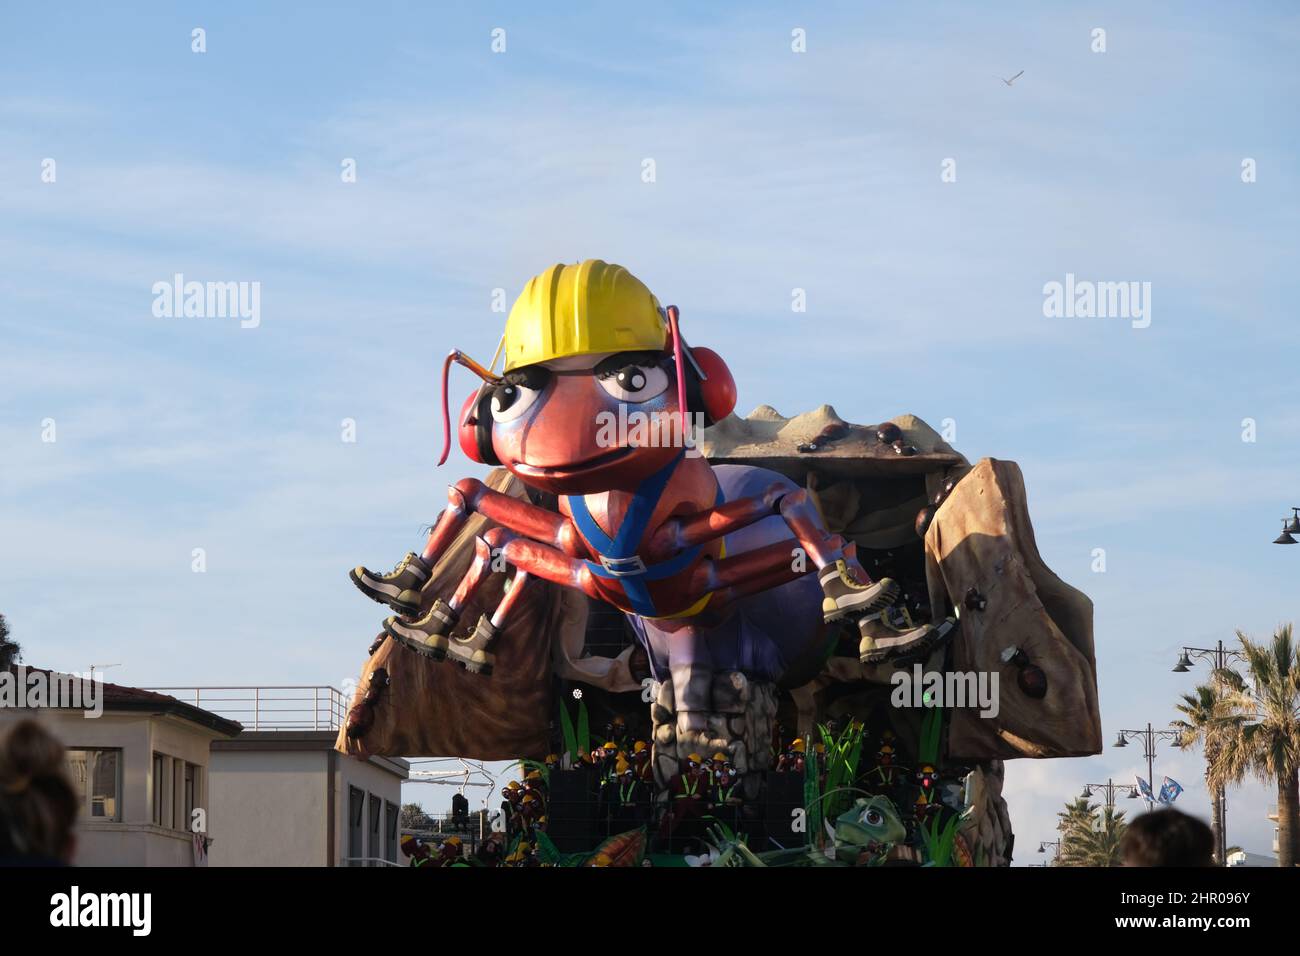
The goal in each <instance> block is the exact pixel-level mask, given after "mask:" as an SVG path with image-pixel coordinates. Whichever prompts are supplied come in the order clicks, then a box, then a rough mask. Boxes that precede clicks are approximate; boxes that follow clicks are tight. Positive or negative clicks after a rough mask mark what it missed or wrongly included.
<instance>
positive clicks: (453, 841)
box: [447, 836, 460, 846]
mask: <svg viewBox="0 0 1300 956" xmlns="http://www.w3.org/2000/svg"><path fill="white" fill-rule="evenodd" d="M447 845H448V846H460V837H458V836H454V837H448V838H447Z"/></svg>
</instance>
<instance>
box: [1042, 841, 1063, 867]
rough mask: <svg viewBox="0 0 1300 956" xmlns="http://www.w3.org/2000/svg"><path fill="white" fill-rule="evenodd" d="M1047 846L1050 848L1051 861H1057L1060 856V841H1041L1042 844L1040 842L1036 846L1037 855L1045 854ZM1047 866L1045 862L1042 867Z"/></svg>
mask: <svg viewBox="0 0 1300 956" xmlns="http://www.w3.org/2000/svg"><path fill="white" fill-rule="evenodd" d="M1049 846H1050V847H1051V848H1052V859H1053V860H1055V859H1058V858H1059V857H1060V855H1061V841H1060V840H1043V841H1042V842H1040V843H1039V844H1038V852H1039V853H1046V852H1047V848H1048V847H1049ZM1047 865H1048V864H1047V862H1046V861H1044V863H1043V866H1047Z"/></svg>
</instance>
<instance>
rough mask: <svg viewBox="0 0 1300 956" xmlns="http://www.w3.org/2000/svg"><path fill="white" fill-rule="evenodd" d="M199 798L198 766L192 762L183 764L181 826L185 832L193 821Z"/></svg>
mask: <svg viewBox="0 0 1300 956" xmlns="http://www.w3.org/2000/svg"><path fill="white" fill-rule="evenodd" d="M198 798H199V768H198V767H196V766H195V765H194V764H192V763H187V764H186V765H185V816H184V817H183V818H182V819H181V828H182V829H183V830H185V831H186V832H189V829H190V827H191V825H192V824H193V821H194V807H195V805H196V804H197V803H198Z"/></svg>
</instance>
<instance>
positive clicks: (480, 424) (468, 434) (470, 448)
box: [456, 389, 501, 465]
mask: <svg viewBox="0 0 1300 956" xmlns="http://www.w3.org/2000/svg"><path fill="white" fill-rule="evenodd" d="M475 399H477V404H476V403H475ZM458 421H459V422H460V424H459V425H458V426H457V429H456V439H457V441H458V442H459V443H460V450H461V451H463V452H464V453H465V457H466V458H468V459H470V460H471V461H477V462H479V463H480V464H483V465H499V464H501V462H500V460H499V459H498V458H497V455H496V452H495V451H494V450H493V448H492V392H491V390H490V389H488V390H484V392H483V394H482V395H480V394H479V393H478V391H475V392H473V393H471V394H470V396H469V397H468V398H466V399H465V404H464V405H462V406H461V407H460V418H459V419H458Z"/></svg>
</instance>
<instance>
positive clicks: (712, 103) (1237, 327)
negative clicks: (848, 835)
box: [0, 3, 1300, 863]
mask: <svg viewBox="0 0 1300 956" xmlns="http://www.w3.org/2000/svg"><path fill="white" fill-rule="evenodd" d="M530 6H531V5H527V6H526V5H523V4H518V5H510V4H490V5H489V4H485V5H481V6H480V7H478V8H477V9H475V10H473V11H466V10H464V9H460V8H458V7H457V8H453V7H451V6H448V7H447V8H446V9H439V8H435V7H431V6H428V5H415V4H412V5H401V4H382V3H380V4H367V5H364V6H358V5H353V4H347V5H329V4H326V5H315V6H313V8H312V11H311V12H310V13H308V12H306V11H305V10H304V12H301V13H288V12H286V8H285V7H276V8H274V9H264V8H262V7H261V5H254V4H249V3H243V4H204V3H199V4H187V5H184V6H181V5H175V4H155V5H149V4H141V5H135V6H133V7H132V8H131V12H129V13H127V12H122V11H120V10H107V9H103V8H101V7H100V6H98V5H92V4H69V5H60V7H59V8H58V9H57V10H50V9H42V8H38V7H30V6H29V7H24V8H21V9H19V8H13V7H11V8H9V9H7V10H6V11H5V12H4V14H3V15H2V16H0V91H3V92H0V256H2V257H3V261H4V264H5V268H4V269H3V270H0V449H2V450H3V460H4V468H3V469H2V470H0V542H3V544H2V545H0V581H3V586H2V588H0V611H3V613H5V614H6V615H7V616H8V617H9V620H10V622H11V624H12V626H13V628H14V630H15V632H16V635H17V636H18V637H19V638H20V639H21V640H22V641H23V642H24V644H25V645H26V647H27V649H28V659H29V660H30V661H32V662H33V663H39V664H42V665H45V666H53V667H59V668H64V669H73V670H84V669H86V668H87V667H88V666H89V665H90V664H91V663H107V662H118V661H120V662H121V663H122V666H121V667H119V668H116V669H114V671H112V679H114V680H117V681H120V682H125V683H133V684H141V685H156V684H192V683H206V684H214V683H294V684H299V683H301V684H311V683H329V684H333V685H335V686H339V685H340V684H342V683H343V682H344V681H345V680H346V679H348V678H350V677H352V676H354V675H355V672H356V670H357V668H358V667H359V665H360V663H361V660H362V658H363V656H364V648H365V646H366V644H367V643H368V642H369V639H370V638H371V637H372V636H373V635H374V633H375V632H376V629H377V624H378V622H379V620H380V619H381V617H382V614H381V613H380V612H379V611H378V609H377V608H376V606H375V605H373V604H371V603H370V602H368V601H366V600H364V599H363V598H361V597H360V596H359V595H358V594H357V593H356V592H355V590H354V589H353V588H352V586H351V585H350V584H349V583H348V581H347V578H346V571H347V569H348V568H350V567H351V566H352V565H354V564H356V563H358V562H365V563H369V564H372V565H380V564H385V565H386V564H387V563H388V562H390V561H391V560H395V559H396V558H397V557H400V555H401V554H402V553H404V552H405V551H406V550H408V549H409V548H411V547H413V546H414V545H415V544H416V543H417V542H418V540H419V529H420V527H421V525H423V524H425V523H426V522H428V521H429V520H430V519H431V518H432V517H433V515H434V514H435V513H436V512H437V510H438V508H439V500H440V498H441V494H442V492H441V488H442V486H443V485H444V484H445V483H446V482H447V481H448V480H449V479H453V478H454V477H457V476H459V475H460V474H464V473H473V472H474V471H475V469H474V468H473V467H470V466H467V465H466V464H465V463H464V462H463V460H457V461H453V464H452V465H450V466H449V467H447V468H445V469H443V470H442V471H441V472H437V473H435V471H434V470H433V467H432V465H433V462H434V460H435V458H436V453H437V448H438V445H439V442H440V436H439V432H438V424H437V420H436V417H435V407H434V404H435V399H436V387H435V376H434V366H435V362H436V361H437V359H438V358H439V357H440V356H441V355H442V354H443V353H445V351H446V350H447V349H448V348H449V347H451V346H453V345H456V346H460V347H462V348H465V349H468V350H470V351H471V352H473V353H476V354H479V355H482V356H485V357H486V356H488V355H490V353H491V351H492V348H493V346H494V345H495V343H496V339H497V337H498V335H499V329H500V326H501V322H502V317H501V316H500V315H499V314H496V313H493V312H492V311H491V296H492V290H493V289H495V288H504V289H506V290H507V295H508V296H509V297H513V296H514V295H515V294H516V293H517V291H518V289H519V288H520V286H521V285H522V283H523V282H524V281H525V280H526V279H527V278H528V277H529V276H531V275H533V274H534V273H536V272H538V271H540V270H541V269H542V268H544V267H545V266H547V265H549V264H550V263H552V262H555V261H562V260H567V261H572V260H577V259H581V258H585V257H589V256H594V257H601V258H605V259H609V260H611V261H616V262H621V263H623V264H625V265H627V266H629V267H630V268H631V269H633V271H634V272H636V273H637V274H638V275H640V276H641V277H642V278H643V279H644V280H645V281H646V282H647V283H648V284H649V285H650V286H651V287H652V288H653V289H655V290H656V291H657V292H658V294H659V295H660V297H661V298H662V299H663V300H665V301H673V302H676V303H677V304H678V305H680V306H681V308H682V312H683V322H684V327H685V328H686V329H687V330H688V334H689V335H690V337H691V340H692V341H693V342H695V343H697V344H708V345H711V346H713V347H715V348H719V349H720V350H721V351H722V352H723V354H724V355H725V356H726V358H727V359H728V361H729V363H730V365H731V367H732V369H733V371H734V372H735V374H736V378H737V382H738V385H739V390H740V404H741V410H742V411H747V410H748V409H750V408H752V407H754V406H756V405H759V404H764V403H766V404H770V405H773V406H775V407H776V408H778V409H779V410H781V411H782V412H784V413H785V414H794V413H796V412H798V411H803V410H807V409H809V408H812V407H814V406H816V405H818V404H820V403H822V402H829V403H830V404H832V405H834V406H835V407H836V409H837V410H838V411H839V412H840V413H841V414H842V415H843V416H844V417H846V418H848V419H850V420H853V421H859V422H874V421H878V420H881V419H884V418H888V417H891V416H894V415H897V414H900V413H905V412H910V413H914V414H916V415H919V416H921V417H922V418H924V419H926V420H927V421H929V422H930V423H931V424H934V425H936V426H937V424H938V423H939V422H941V421H942V420H943V419H945V418H952V419H954V420H955V422H956V425H957V434H956V440H955V442H954V444H955V445H956V446H957V447H958V448H959V450H961V451H962V452H963V453H964V454H966V455H967V456H968V457H969V458H971V459H972V460H975V459H978V458H980V457H984V456H994V457H1001V458H1010V459H1014V460H1016V461H1017V462H1019V463H1020V465H1021V466H1022V468H1023V469H1024V472H1025V476H1026V481H1027V484H1028V488H1029V497H1030V507H1031V513H1032V515H1033V517H1034V520H1035V526H1036V531H1037V534H1038V539H1039V544H1040V546H1041V549H1042V551H1043V554H1044V556H1045V558H1046V559H1047V561H1048V563H1049V564H1051V565H1052V567H1053V568H1054V569H1056V570H1057V571H1058V573H1060V574H1061V575H1062V576H1063V577H1064V578H1065V579H1066V580H1068V581H1070V582H1071V583H1073V584H1075V585H1076V586H1078V587H1081V588H1082V589H1084V590H1085V591H1086V592H1087V593H1088V594H1089V595H1090V596H1091V597H1092V598H1093V600H1094V602H1095V603H1096V610H1097V615H1096V625H1097V653H1098V660H1099V668H1100V684H1101V695H1102V715H1103V725H1104V729H1105V734H1106V738H1107V740H1108V741H1109V740H1111V739H1112V738H1113V737H1114V734H1115V731H1116V730H1118V729H1119V728H1121V727H1124V728H1128V727H1136V726H1144V725H1145V724H1146V723H1147V722H1148V721H1151V722H1152V723H1154V724H1157V725H1161V724H1163V723H1164V722H1166V721H1167V720H1168V719H1169V718H1170V717H1171V716H1172V710H1171V707H1172V701H1173V699H1174V698H1175V696H1176V694H1177V693H1179V692H1180V691H1182V690H1185V689H1190V687H1191V686H1192V683H1193V680H1192V675H1175V674H1172V673H1170V672H1169V668H1170V666H1172V663H1173V660H1174V658H1175V656H1176V651H1177V648H1178V647H1179V646H1180V645H1182V644H1184V643H1191V644H1197V645H1203V646H1204V645H1209V644H1212V643H1213V642H1214V641H1215V640H1217V639H1219V638H1224V639H1230V638H1231V637H1232V633H1233V630H1234V628H1243V629H1245V630H1246V631H1248V632H1250V633H1252V634H1256V635H1264V634H1266V633H1268V632H1270V631H1271V630H1272V629H1273V627H1274V626H1275V625H1276V624H1277V623H1278V622H1280V621H1284V620H1290V619H1293V618H1295V617H1297V616H1300V615H1298V611H1297V608H1298V600H1297V599H1298V597H1300V595H1298V594H1297V591H1298V590H1300V589H1298V588H1297V586H1296V582H1297V581H1298V580H1300V548H1296V549H1284V548H1277V547H1273V546H1272V545H1270V544H1269V541H1270V540H1271V538H1272V537H1273V536H1274V534H1276V529H1277V527H1278V519H1279V518H1280V517H1282V516H1283V514H1284V513H1286V512H1287V510H1288V509H1289V507H1290V506H1291V505H1300V470H1298V469H1297V467H1296V466H1297V459H1298V458H1300V455H1298V454H1297V450H1298V449H1300V411H1298V410H1297V403H1296V395H1297V386H1296V383H1297V381H1300V364H1298V361H1297V353H1296V345H1297V340H1298V339H1300V336H1297V335H1296V333H1295V315H1294V303H1295V302H1296V301H1297V292H1298V291H1300V290H1298V288H1297V286H1298V285H1300V281H1298V278H1297V277H1298V275H1300V272H1298V271H1297V269H1296V268H1295V263H1296V257H1297V251H1298V250H1297V239H1296V236H1297V228H1296V227H1297V210H1300V202H1297V200H1298V199H1300V193H1298V186H1300V184H1298V181H1297V122H1296V119H1295V110H1294V104H1295V103H1296V102H1297V101H1300V95H1297V94H1298V93H1300V90H1298V89H1297V87H1298V86H1300V82H1298V75H1297V71H1296V69H1295V66H1294V50H1295V49H1296V46H1297V41H1300V20H1298V19H1297V15H1296V13H1295V12H1294V11H1293V10H1291V9H1289V8H1287V7H1286V6H1285V5H1280V4H1279V5H1273V4H1249V5H1244V6H1242V7H1238V8H1234V10H1233V12H1232V15H1231V17H1230V18H1229V17H1227V16H1225V15H1224V14H1223V13H1222V11H1220V10H1219V9H1217V8H1215V7H1214V6H1212V5H1208V4H1187V3H1182V4H1169V5H1159V4H1144V5H1142V6H1141V8H1140V9H1132V5H1129V4H1090V5H1079V6H1072V7H1071V8H1070V9H1063V8H1060V7H1058V6H1056V5H1052V6H1050V7H1049V6H1047V5H1040V4H1024V5H1017V4H1003V5H999V6H998V7H997V9H996V10H988V9H980V10H971V9H967V8H966V6H965V5H959V4H953V5H935V6H929V7H926V6H922V5H917V4H898V5H885V6H883V7H880V8H876V7H875V5H873V7H872V8H870V9H863V8H862V6H861V5H856V4H842V5H841V4H816V5H806V6H805V5H790V4H781V5H778V4H761V3H759V4H744V5H743V6H742V5H739V4H735V5H727V4H717V5H709V9H708V10H701V9H700V8H699V6H700V5H690V4H656V5H653V6H637V7H632V8H629V9H628V10H623V11H618V10H616V8H615V7H614V6H613V5H603V4H601V5H597V4H592V5H582V4H565V5H563V7H562V8H559V9H558V10H556V11H546V12H537V11H534V10H531V9H530ZM195 27H202V28H204V29H205V30H206V31H207V52H206V53H204V54H196V53H193V52H191V49H190V47H191V39H190V31H191V30H192V29H193V28H195ZM496 27H501V28H504V29H505V30H506V44H507V45H506V52H505V53H503V54H493V53H492V52H491V49H490V39H491V38H490V33H491V31H492V30H493V29H494V28H496ZM795 27H802V28H804V29H805V30H806V31H807V38H808V39H807V53H804V54H794V53H792V52H791V50H790V32H791V30H792V29H793V28H795ZM1096 27H1101V28H1104V29H1105V30H1106V36H1107V50H1106V52H1105V53H1094V52H1092V51H1091V49H1090V33H1091V31H1092V30H1093V29H1094V28H1096ZM1021 69H1023V70H1025V75H1024V76H1023V77H1021V79H1020V80H1019V81H1017V83H1016V84H1015V85H1014V86H1013V87H1010V88H1008V87H1006V86H1005V85H1004V84H1003V83H1001V82H1000V81H999V79H998V77H999V76H1010V75H1012V74H1013V73H1015V72H1016V71H1018V70H1021ZM346 157H351V158H354V159H355V160H356V162H357V172H358V177H357V181H356V182H355V183H343V182H342V181H341V179H340V163H341V162H342V160H343V159H344V158H346ZM647 157H649V158H653V159H654V160H655V163H656V173H657V177H656V181H655V182H654V183H644V182H642V180H641V168H642V165H641V164H642V161H643V159H645V158H647ZM949 157H951V158H954V159H956V161H957V181H956V182H953V183H943V182H941V180H940V163H941V162H942V161H943V160H944V159H946V158H949ZM1246 157H1250V158H1253V159H1254V160H1255V161H1256V163H1257V168H1258V181H1257V182H1255V183H1252V184H1245V183H1243V182H1242V181H1241V176H1240V169H1241V163H1242V160H1243V158H1246ZM46 158H52V159H54V160H55V162H56V164H57V167H56V169H57V179H56V181H55V182H54V183H45V182H42V181H41V163H42V161H43V160H44V159H46ZM177 272H180V273H183V274H185V275H186V276H187V277H188V278H192V279H199V280H215V281H230V280H233V281H240V280H243V281H257V282H260V283H261V290H262V301H261V325H260V326H259V327H258V328H256V329H240V328H239V327H238V323H237V321H235V320H229V319H158V318H155V317H154V315H153V314H152V311H151V305H152V300H153V296H152V293H151V286H152V284H153V283H154V282H156V281H159V280H168V279H170V277H171V276H172V275H173V274H175V273H177ZM1067 272H1070V273H1074V274H1075V275H1077V276H1079V277H1080V278H1087V279H1095V280H1104V281H1124V280H1136V281H1148V282H1150V283H1152V290H1153V291H1152V322H1151V325H1150V327H1149V328H1145V329H1134V328H1132V327H1131V325H1130V323H1129V322H1127V321H1125V320H1123V319H1078V318H1076V319H1048V318H1045V317H1044V315H1043V311H1042V298H1043V297H1042V287H1043V285H1044V283H1046V282H1049V281H1054V280H1055V281H1062V280H1063V279H1064V276H1065V274H1066V273H1067ZM796 287H798V288H803V289H806V290H807V297H808V311H807V312H806V313H802V314H793V313H792V312H791V310H790V296H791V289H793V288H796ZM1247 417H1250V418H1253V419H1254V420H1255V421H1256V422H1257V428H1258V440H1257V441H1255V442H1252V443H1247V442H1243V441H1242V440H1241V433H1242V426H1241V423H1242V420H1243V419H1244V418H1247ZM47 418H52V419H54V420H55V423H56V427H57V437H58V440H57V441H56V442H54V443H52V444H51V443H46V442H42V441H41V427H42V426H41V422H42V421H43V420H44V419H47ZM345 418H351V419H354V420H355V421H356V423H357V438H358V440H357V442H356V443H355V444H347V443H344V442H342V441H340V422H341V421H342V420H343V419H345ZM196 547H202V548H204V549H205V550H206V552H207V563H208V570H207V573H205V574H201V575H199V574H193V573H192V572H191V570H190V563H191V552H192V549H193V548H196ZM1094 548H1105V549H1106V554H1107V570H1106V572H1105V573H1104V574H1097V573H1094V572H1093V571H1092V570H1091V567H1090V565H1091V560H1092V557H1091V555H1092V551H1093V549H1094ZM1135 749H1136V748H1130V749H1128V750H1125V751H1112V750H1110V749H1108V750H1107V751H1106V753H1104V754H1103V755H1100V756H1097V757H1093V758H1088V759H1086V760H1074V761H1051V762H1038V763H1034V762H1029V761H1018V762H1015V763H1014V764H1012V765H1010V766H1009V769H1008V799H1009V801H1010V803H1011V808H1012V815H1013V818H1014V820H1015V823H1016V829H1017V832H1018V838H1019V839H1018V847H1019V849H1020V851H1021V852H1020V854H1019V860H1018V862H1021V863H1023V862H1026V861H1034V860H1036V859H1040V858H1038V857H1036V856H1034V855H1031V852H1030V851H1032V850H1033V849H1034V848H1035V847H1036V846H1037V841H1038V840H1040V839H1050V838H1052V837H1053V836H1054V832H1053V831H1052V822H1053V814H1054V813H1055V811H1056V809H1057V808H1058V807H1059V806H1060V804H1061V803H1062V802H1063V801H1064V800H1065V799H1067V798H1069V797H1072V796H1073V795H1074V794H1076V793H1077V792H1078V790H1079V788H1080V787H1081V786H1082V784H1083V783H1085V782H1099V781H1104V780H1105V779H1107V777H1115V778H1116V779H1121V778H1122V779H1125V780H1128V779H1131V777H1132V775H1133V773H1134V772H1135V771H1136V770H1137V769H1138V763H1137V762H1135V760H1134V758H1135V757H1140V754H1135V752H1134V751H1135ZM1199 766H1200V764H1199V758H1198V757H1197V756H1196V755H1194V754H1186V755H1184V754H1170V753H1168V752H1162V755H1161V760H1160V762H1159V763H1158V765H1157V776H1159V775H1161V774H1162V773H1169V774H1171V775H1172V776H1175V777H1177V778H1178V779H1179V780H1181V781H1182V782H1183V784H1184V785H1186V786H1187V787H1188V792H1187V794H1186V795H1185V797H1184V798H1183V799H1184V801H1185V803H1186V805H1187V806H1188V807H1190V808H1191V809H1193V810H1197V811H1202V812H1204V811H1205V808H1206V795H1205V793H1204V790H1203V788H1202V787H1201V786H1200V784H1199V772H1200V771H1199ZM1142 769H1143V771H1144V770H1145V766H1144V765H1143V767H1142ZM414 795H416V796H427V793H426V792H424V791H416V792H415V794H414ZM1274 800H1275V797H1274V796H1273V795H1272V794H1270V793H1269V792H1267V791H1266V790H1265V789H1264V788H1261V787H1260V786H1258V785H1250V786H1248V787H1246V788H1245V789H1244V790H1242V791H1241V792H1240V793H1239V794H1230V797H1229V803H1230V823H1229V828H1230V833H1229V836H1230V840H1231V842H1234V843H1240V844H1242V845H1244V846H1245V847H1246V848H1247V849H1251V850H1255V851H1267V849H1268V847H1269V841H1270V839H1271V828H1270V825H1269V824H1268V822H1267V821H1266V820H1264V818H1263V814H1264V811H1265V807H1266V805H1267V804H1269V803H1272V802H1274Z"/></svg>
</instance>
